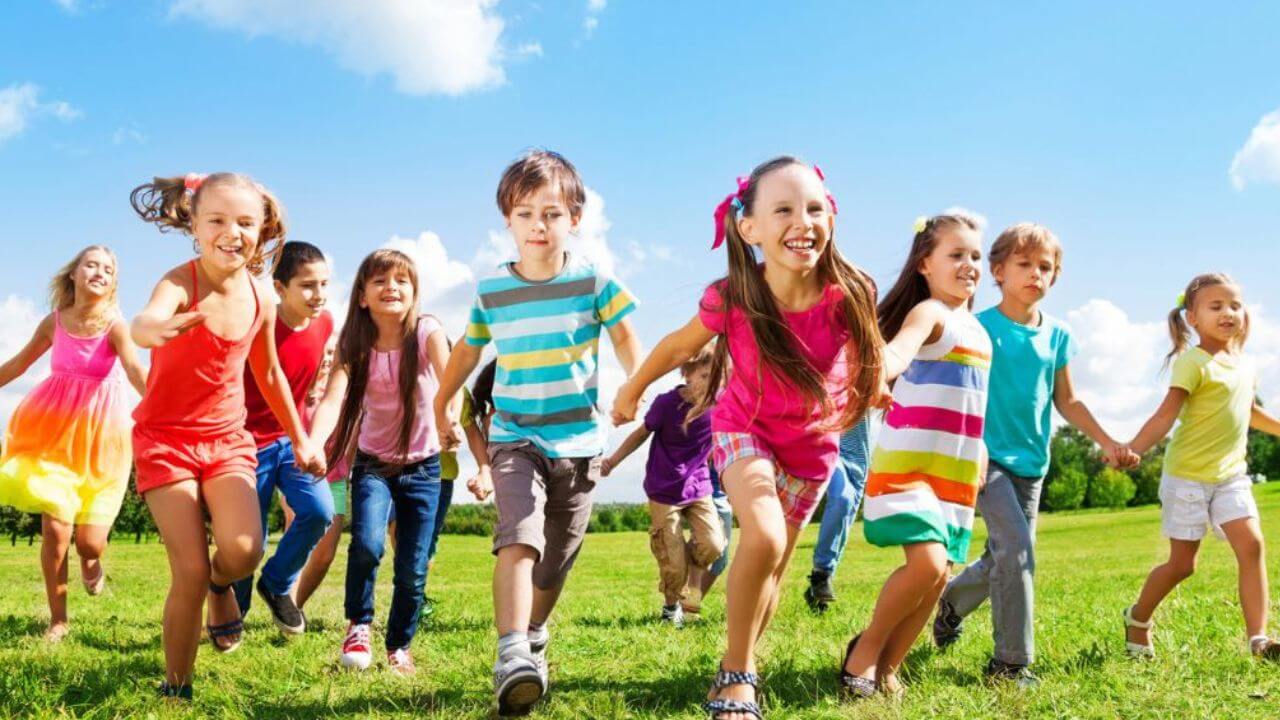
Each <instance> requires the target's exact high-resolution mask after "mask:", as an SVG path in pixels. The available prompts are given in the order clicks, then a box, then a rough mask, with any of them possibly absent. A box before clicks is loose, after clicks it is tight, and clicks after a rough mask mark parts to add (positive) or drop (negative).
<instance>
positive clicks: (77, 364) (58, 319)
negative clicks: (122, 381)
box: [49, 311, 120, 380]
mask: <svg viewBox="0 0 1280 720" xmlns="http://www.w3.org/2000/svg"><path fill="white" fill-rule="evenodd" d="M53 319H54V330H53V355H52V358H51V359H50V363H49V365H50V369H51V370H52V371H53V374H54V375H69V376H72V377H78V378H85V379H88V380H107V379H112V380H115V379H119V374H118V373H117V372H116V370H117V368H119V367H120V364H119V358H118V357H117V356H116V349H115V348H114V347H112V345H111V341H110V340H108V339H107V335H109V334H110V326H108V328H107V330H104V331H103V332H101V333H99V334H97V335H94V336H93V337H80V336H79V335H72V334H71V333H69V332H67V329H66V328H64V327H63V326H62V312H61V311H55V312H54V313H53Z"/></svg>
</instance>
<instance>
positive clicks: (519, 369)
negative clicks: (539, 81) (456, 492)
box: [436, 151, 640, 715]
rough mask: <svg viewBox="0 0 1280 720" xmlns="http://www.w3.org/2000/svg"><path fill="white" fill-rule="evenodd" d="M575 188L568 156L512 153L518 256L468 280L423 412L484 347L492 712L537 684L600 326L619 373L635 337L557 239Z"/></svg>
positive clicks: (572, 514) (579, 474) (563, 554)
mask: <svg viewBox="0 0 1280 720" xmlns="http://www.w3.org/2000/svg"><path fill="white" fill-rule="evenodd" d="M585 202H586V190H585V188H584V187H583V184H582V180H581V178H579V177H578V173H577V170H575V169H574V167H573V165H572V164H570V163H569V161H568V160H565V159H564V158H563V157H561V156H560V155H558V154H556V153H553V152H548V151H536V152H532V153H529V154H528V155H526V156H524V157H523V158H521V159H519V160H517V161H516V162H515V163H513V164H512V165H511V166H510V167H508V168H507V170H506V172H505V173H504V174H503V176H502V181H501V182H500V183H499V185H498V207H499V208H500V209H501V210H502V214H503V216H505V217H506V221H507V227H508V228H509V229H510V230H511V234H512V236H513V237H514V239H515V242H516V250H517V251H518V253H519V260H517V261H516V262H513V263H505V264H503V265H502V266H501V267H500V268H499V269H498V271H497V272H496V273H494V274H493V275H491V276H489V277H487V278H484V279H483V280H481V281H480V284H479V287H478V288H477V291H476V300H475V304H474V305H473V307H472V309H471V319H470V322H469V323H468V325H467V332H466V337H465V342H462V343H459V344H458V346H457V347H456V348H454V351H453V354H452V355H451V357H450V358H449V365H448V367H447V369H446V370H445V374H444V379H443V380H442V381H441V387H440V392H439V394H438V395H437V397H438V398H439V399H440V400H439V401H437V403H436V414H437V416H438V417H439V418H440V419H441V422H442V424H441V425H440V427H442V428H449V432H454V433H456V429H455V426H456V419H452V418H449V417H447V412H448V408H447V407H446V403H447V400H448V398H450V397H452V396H453V395H454V393H456V392H457V391H458V389H459V388H460V387H461V386H462V383H463V381H464V380H465V379H466V378H467V376H468V375H470V374H471V371H472V370H474V369H475V367H476V365H478V364H479V361H480V356H481V351H482V348H483V347H484V346H485V345H487V344H489V343H490V342H492V343H493V344H494V346H495V348H496V349H497V354H498V358H497V372H496V374H495V378H494V384H493V405H494V410H495V412H494V415H493V420H492V427H491V429H490V434H489V439H488V440H489V448H488V455H489V457H488V458H477V462H478V463H480V465H481V466H482V467H483V466H486V465H488V466H490V468H491V469H490V472H491V474H492V476H493V481H494V489H495V492H494V503H495V505H497V508H498V526H497V528H496V529H495V531H494V541H493V551H494V554H495V555H497V563H496V564H495V566H494V583H493V587H494V591H493V604H494V617H495V622H496V624H497V627H498V635H499V638H498V661H497V663H496V665H495V666H494V690H495V692H496V694H497V699H498V711H499V714H501V715H507V714H522V713H524V712H527V711H528V709H529V708H530V707H531V706H532V705H533V704H534V703H535V702H537V701H538V699H539V698H541V697H542V696H543V694H545V693H546V689H547V670H546V667H547V666H546V647H547V639H548V634H547V630H546V627H545V623H546V621H547V618H548V617H550V615H551V611H552V609H553V608H554V607H555V604H556V600H557V599H558V598H559V595H560V590H561V588H563V587H564V581H565V577H566V576H567V575H568V572H569V569H570V568H571V567H572V566H573V561H574V559H575V558H576V557H577V554H578V550H579V548H580V547H581V545H582V538H583V535H584V534H585V533H586V530H587V522H588V521H589V520H590V518H591V491H592V490H593V489H594V488H595V485H596V481H597V480H598V479H599V477H600V460H601V455H602V454H603V452H604V441H605V430H604V428H603V426H602V423H601V413H600V410H599V402H598V393H599V388H598V378H599V373H598V364H599V362H598V354H599V344H600V331H601V327H602V326H603V327H604V328H605V329H607V330H608V332H609V339H610V340H611V341H612V342H613V347H614V351H615V352H616V354H617V356H618V360H619V362H620V363H621V364H622V369H623V370H624V371H625V372H626V373H627V374H628V375H630V374H631V373H632V371H634V369H635V367H636V364H637V362H638V360H639V358H640V343H639V340H638V339H637V338H636V335H635V333H634V332H633V331H632V329H631V323H630V321H629V320H627V319H626V317H627V315H629V314H630V313H631V311H633V310H634V309H635V301H634V299H633V298H632V297H631V295H630V294H629V293H628V292H627V291H626V290H625V289H623V287H622V286H621V285H619V284H618V283H617V282H616V281H615V280H613V279H612V278H611V277H609V276H607V275H605V274H604V273H602V272H601V271H600V270H599V269H597V268H595V267H594V266H592V265H591V264H589V263H586V262H583V261H581V260H580V259H579V258H576V257H571V256H570V254H569V253H568V252H566V251H565V249H564V244H565V242H566V240H567V238H568V236H569V234H570V233H571V232H572V231H574V230H575V229H576V228H577V225H578V222H579V221H580V220H581V218H582V207H583V205H584V203H585Z"/></svg>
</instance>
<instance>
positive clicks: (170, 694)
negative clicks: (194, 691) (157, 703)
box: [156, 682, 191, 701]
mask: <svg viewBox="0 0 1280 720" xmlns="http://www.w3.org/2000/svg"><path fill="white" fill-rule="evenodd" d="M156 690H157V692H159V694H160V697H162V698H173V699H175V700H188V701H189V700H191V683H186V684H184V685H170V684H169V683H168V682H162V683H160V687H159V688H156Z"/></svg>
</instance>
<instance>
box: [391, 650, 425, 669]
mask: <svg viewBox="0 0 1280 720" xmlns="http://www.w3.org/2000/svg"><path fill="white" fill-rule="evenodd" d="M387 667H388V668H389V669H390V670H391V672H393V673H395V674H397V675H412V674H414V673H415V672H417V671H418V668H416V667H415V666H414V664H413V655H410V654H409V648H400V649H399V650H392V651H390V652H388V653H387Z"/></svg>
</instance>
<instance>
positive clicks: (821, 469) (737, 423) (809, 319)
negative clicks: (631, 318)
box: [698, 281, 850, 481]
mask: <svg viewBox="0 0 1280 720" xmlns="http://www.w3.org/2000/svg"><path fill="white" fill-rule="evenodd" d="M721 282H723V281H721ZM719 286H720V283H719V282H718V283H714V284H712V285H711V286H710V287H708V288H707V291H706V292H705V293H704V294H703V296H702V302H701V303H700V305H699V308H698V317H699V319H701V320H702V324H703V325H706V326H707V329H709V330H711V331H712V332H715V333H718V334H720V335H723V336H725V337H727V338H728V342H729V356H730V358H731V360H732V362H733V368H732V370H731V371H730V372H729V381H728V383H727V387H726V388H725V390H724V392H723V393H722V394H721V395H720V399H719V400H718V401H717V402H716V406H715V408H714V409H713V410H712V411H711V429H712V431H713V432H730V433H748V434H750V435H754V436H755V437H756V438H758V439H760V440H762V441H763V442H764V443H765V445H766V446H768V448H769V449H770V450H771V451H773V453H774V455H775V456H776V459H777V463H778V465H779V467H780V468H781V469H782V471H783V472H785V473H787V474H788V475H792V476H794V477H797V478H804V479H806V480H817V481H826V480H827V479H828V478H830V477H831V471H832V470H833V469H834V468H835V464H836V459H837V457H838V456H839V451H840V437H839V432H838V431H835V430H830V431H824V430H823V429H822V427H821V426H822V425H824V424H825V423H827V422H831V421H834V420H835V419H837V418H838V417H839V415H840V414H841V413H843V412H844V408H845V405H846V403H847V398H846V396H845V394H844V393H842V392H841V390H842V389H843V388H844V385H845V382H846V379H847V377H848V371H849V368H848V365H849V363H848V357H847V356H848V348H847V344H848V342H849V335H850V333H849V329H848V328H847V327H845V326H844V320H843V318H842V317H841V312H840V303H841V302H842V301H843V300H844V296H843V294H842V293H841V292H840V288H839V287H838V286H836V285H829V286H827V288H826V290H825V291H824V293H823V296H822V299H821V300H820V301H818V303H817V304H816V305H814V306H813V307H811V308H809V309H808V310H802V311H800V312H785V311H784V312H783V317H784V318H785V319H786V322H787V325H788V326H789V327H790V328H791V330H792V332H794V333H795V339H796V341H797V342H798V343H799V345H800V353H801V355H802V356H803V357H804V358H805V359H806V360H808V361H809V362H810V363H811V364H812V365H813V368H814V369H815V370H817V371H818V373H819V374H820V375H822V376H823V377H824V378H826V383H825V385H826V390H827V394H828V395H829V396H830V397H831V399H832V401H833V402H832V405H833V412H834V415H833V416H831V417H829V418H828V417H824V416H823V414H822V406H821V405H819V404H817V403H815V402H813V401H810V400H808V399H807V398H805V397H804V395H803V394H802V393H801V392H800V390H798V389H796V388H794V387H792V386H791V385H790V384H788V383H787V382H786V381H785V380H784V379H780V378H779V377H777V376H775V375H774V374H773V373H774V371H773V370H772V369H771V368H768V367H765V366H763V365H761V362H760V353H759V350H758V348H757V347H756V341H755V336H754V335H753V334H752V332H751V322H750V320H748V319H747V317H746V315H745V314H744V313H743V312H742V310H740V309H737V308H734V309H733V310H731V311H730V312H729V314H728V316H727V317H726V316H725V313H724V309H723V304H722V300H721V297H720V292H719V290H718V288H719ZM723 341H724V340H723V339H722V340H721V342H723Z"/></svg>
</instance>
